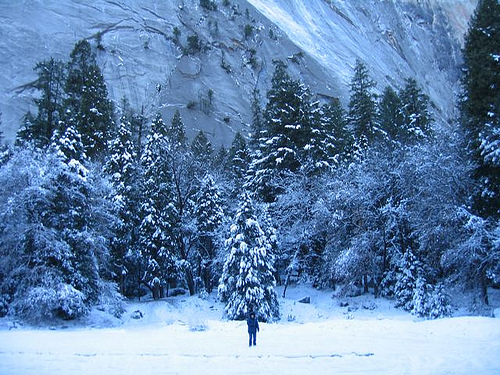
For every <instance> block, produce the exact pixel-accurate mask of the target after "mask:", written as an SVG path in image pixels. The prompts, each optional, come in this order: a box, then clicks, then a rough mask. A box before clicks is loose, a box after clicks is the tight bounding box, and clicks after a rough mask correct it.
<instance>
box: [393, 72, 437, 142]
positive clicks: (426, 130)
mask: <svg viewBox="0 0 500 375" xmlns="http://www.w3.org/2000/svg"><path fill="white" fill-rule="evenodd" d="M399 97H400V100H401V110H400V112H401V120H402V124H401V125H402V129H401V132H402V141H403V142H414V141H419V140H423V139H425V138H426V137H428V136H429V135H430V134H431V115H430V113H429V111H428V104H429V97H428V96H427V95H425V94H423V93H422V90H421V89H420V88H419V87H418V86H417V81H415V80H414V79H413V78H408V79H407V80H406V83H405V87H404V88H403V90H401V92H400V93H399Z"/></svg>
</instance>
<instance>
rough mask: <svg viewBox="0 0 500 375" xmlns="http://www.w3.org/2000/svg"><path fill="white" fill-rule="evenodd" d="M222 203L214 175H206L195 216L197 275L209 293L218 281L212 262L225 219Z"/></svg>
mask: <svg viewBox="0 0 500 375" xmlns="http://www.w3.org/2000/svg"><path fill="white" fill-rule="evenodd" d="M222 204H223V202H222V198H221V195H220V192H219V189H218V188H217V186H216V184H215V181H214V179H213V177H212V176H210V175H207V176H205V178H204V179H203V181H202V182H201V186H200V190H199V192H198V194H197V195H196V202H195V209H194V216H195V218H196V227H197V232H198V233H197V235H198V244H197V255H196V257H197V258H198V259H197V269H198V275H197V276H198V278H199V279H200V280H201V281H202V283H203V287H204V288H205V289H206V290H207V292H209V293H210V292H211V291H212V290H213V287H214V286H216V283H217V280H213V277H212V263H213V261H214V258H215V256H216V253H217V230H218V229H219V228H220V227H221V224H222V221H223V219H224V211H223V207H222Z"/></svg>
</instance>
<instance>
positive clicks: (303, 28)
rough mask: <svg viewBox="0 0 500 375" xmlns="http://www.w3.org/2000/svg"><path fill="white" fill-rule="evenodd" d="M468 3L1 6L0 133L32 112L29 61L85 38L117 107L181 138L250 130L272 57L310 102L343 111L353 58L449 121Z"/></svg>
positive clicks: (330, 0) (53, 1)
mask: <svg viewBox="0 0 500 375" xmlns="http://www.w3.org/2000/svg"><path fill="white" fill-rule="evenodd" d="M475 2H476V1H475V0H457V1H452V0H427V1H417V0H415V1H403V2H399V1H389V0H387V1H374V0H352V1H348V2H347V1H340V0H308V1H307V2H305V1H302V0H229V1H228V2H227V3H228V5H224V4H223V2H222V1H216V3H217V10H206V9H204V8H202V7H200V5H199V4H200V2H199V0H170V1H157V0H141V1H139V0H95V1H92V2H86V1H83V0H44V1H41V0H24V1H2V2H0V21H1V22H0V71H1V72H2V74H1V75H0V111H1V112H2V123H3V125H2V127H3V129H2V130H3V132H4V135H5V137H6V139H7V140H8V141H12V140H13V138H14V137H15V132H16V131H17V129H18V128H19V125H20V124H21V118H22V116H23V115H24V114H25V113H26V112H27V111H28V110H30V109H33V108H32V97H33V94H34V91H33V89H32V85H33V81H34V80H35V79H36V75H35V74H34V72H33V68H34V66H35V64H36V63H37V62H40V61H43V60H48V59H49V58H50V57H54V58H56V59H62V60H65V61H67V60H68V58H69V53H70V52H71V50H72V49H73V46H74V44H75V43H76V42H77V41H78V40H80V39H83V38H86V39H88V40H90V41H91V43H92V45H93V46H94V47H95V51H96V53H97V57H98V61H99V64H100V65H101V67H102V69H103V73H104V77H105V79H106V82H107V84H108V89H109V93H110V97H111V99H112V100H114V101H115V103H116V104H117V106H119V103H120V100H121V99H122V98H123V97H127V98H128V99H129V101H130V102H131V104H132V106H133V107H135V108H137V109H140V108H141V107H143V108H144V111H145V112H146V114H149V115H152V114H153V113H154V112H156V111H157V110H160V111H161V112H162V113H163V115H164V118H165V120H166V121H169V119H170V118H171V117H172V115H173V113H174V111H175V110H176V109H178V110H180V112H181V116H182V118H183V121H184V123H185V124H186V126H187V128H188V129H187V130H188V136H190V137H192V136H193V135H194V134H195V132H197V131H198V130H200V129H202V130H204V131H205V132H206V133H207V134H208V135H209V137H211V141H212V142H214V143H216V144H225V145H226V146H229V145H230V142H231V140H232V138H233V136H234V133H235V132H236V131H239V130H243V132H244V133H246V132H247V130H248V126H249V124H250V122H251V109H250V102H251V98H252V91H253V90H254V88H258V89H259V90H260V92H261V94H262V95H265V93H266V91H267V89H268V88H269V87H270V78H271V76H272V73H273V70H274V67H273V60H274V59H281V60H285V61H286V62H287V63H288V65H289V70H290V73H291V75H292V76H294V77H296V78H300V79H301V80H302V81H303V82H304V83H306V84H307V85H309V86H310V87H311V91H312V92H313V93H318V94H320V95H321V96H323V97H329V96H336V97H340V98H341V100H342V101H343V102H344V104H346V103H347V101H348V98H349V83H350V80H351V77H352V74H353V66H354V64H355V61H356V59H361V60H362V61H363V62H365V63H366V65H367V67H368V68H369V70H370V73H371V75H372V77H373V78H374V79H375V80H376V81H377V82H378V86H377V89H378V90H379V91H382V90H383V88H384V87H385V86H386V85H393V86H395V87H397V86H399V85H401V84H402V83H403V81H404V79H405V78H408V77H414V78H415V79H417V81H418V82H419V84H420V85H421V87H423V89H424V90H425V91H426V93H427V94H428V95H429V96H430V98H431V101H432V103H433V105H434V111H435V117H436V118H437V119H438V120H442V121H440V122H441V123H445V120H447V119H448V118H450V117H452V116H453V115H454V113H453V111H454V107H455V106H454V100H455V94H456V93H457V87H458V86H457V79H458V72H459V70H458V64H459V63H460V53H459V51H460V45H459V43H460V40H461V38H462V35H463V33H464V31H465V29H466V25H467V21H468V18H469V17H470V14H471V13H472V11H473V9H474V5H475ZM225 3H226V2H225ZM194 37H196V39H197V40H195V39H194ZM195 41H197V42H198V43H194V42H195ZM264 102H265V98H263V103H264ZM207 103H208V104H207ZM188 104H189V105H188Z"/></svg>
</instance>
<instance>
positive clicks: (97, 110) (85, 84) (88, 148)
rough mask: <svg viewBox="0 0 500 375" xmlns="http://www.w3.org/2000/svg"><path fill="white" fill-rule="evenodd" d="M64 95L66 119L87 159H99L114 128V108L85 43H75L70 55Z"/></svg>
mask: <svg viewBox="0 0 500 375" xmlns="http://www.w3.org/2000/svg"><path fill="white" fill-rule="evenodd" d="M66 93H67V95H68V98H67V99H66V102H65V108H66V118H67V119H71V121H73V122H74V123H75V125H76V127H77V129H78V131H79V132H80V134H81V135H82V141H83V144H84V146H85V152H86V153H87V156H89V157H90V158H95V157H98V156H102V155H103V154H104V153H105V151H106V148H107V142H108V141H109V140H110V139H111V134H112V131H113V127H114V119H113V104H112V102H111V101H110V100H109V99H108V89H107V87H106V83H105V82H104V77H103V76H102V73H101V69H100V68H99V66H98V65H97V62H96V56H95V53H94V52H93V51H92V48H91V46H90V43H89V42H88V41H86V40H81V41H79V42H78V43H76V45H75V47H74V49H73V51H72V52H71V54H70V61H69V63H68V75H67V81H66Z"/></svg>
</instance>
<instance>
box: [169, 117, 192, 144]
mask: <svg viewBox="0 0 500 375" xmlns="http://www.w3.org/2000/svg"><path fill="white" fill-rule="evenodd" d="M167 136H168V140H169V142H170V145H171V146H172V147H173V148H174V149H181V150H184V151H186V149H187V137H186V129H185V127H184V123H183V122H182V118H181V114H180V113H179V111H178V110H176V111H175V113H174V116H173V117H172V122H171V123H170V127H169V128H168V130H167Z"/></svg>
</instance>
